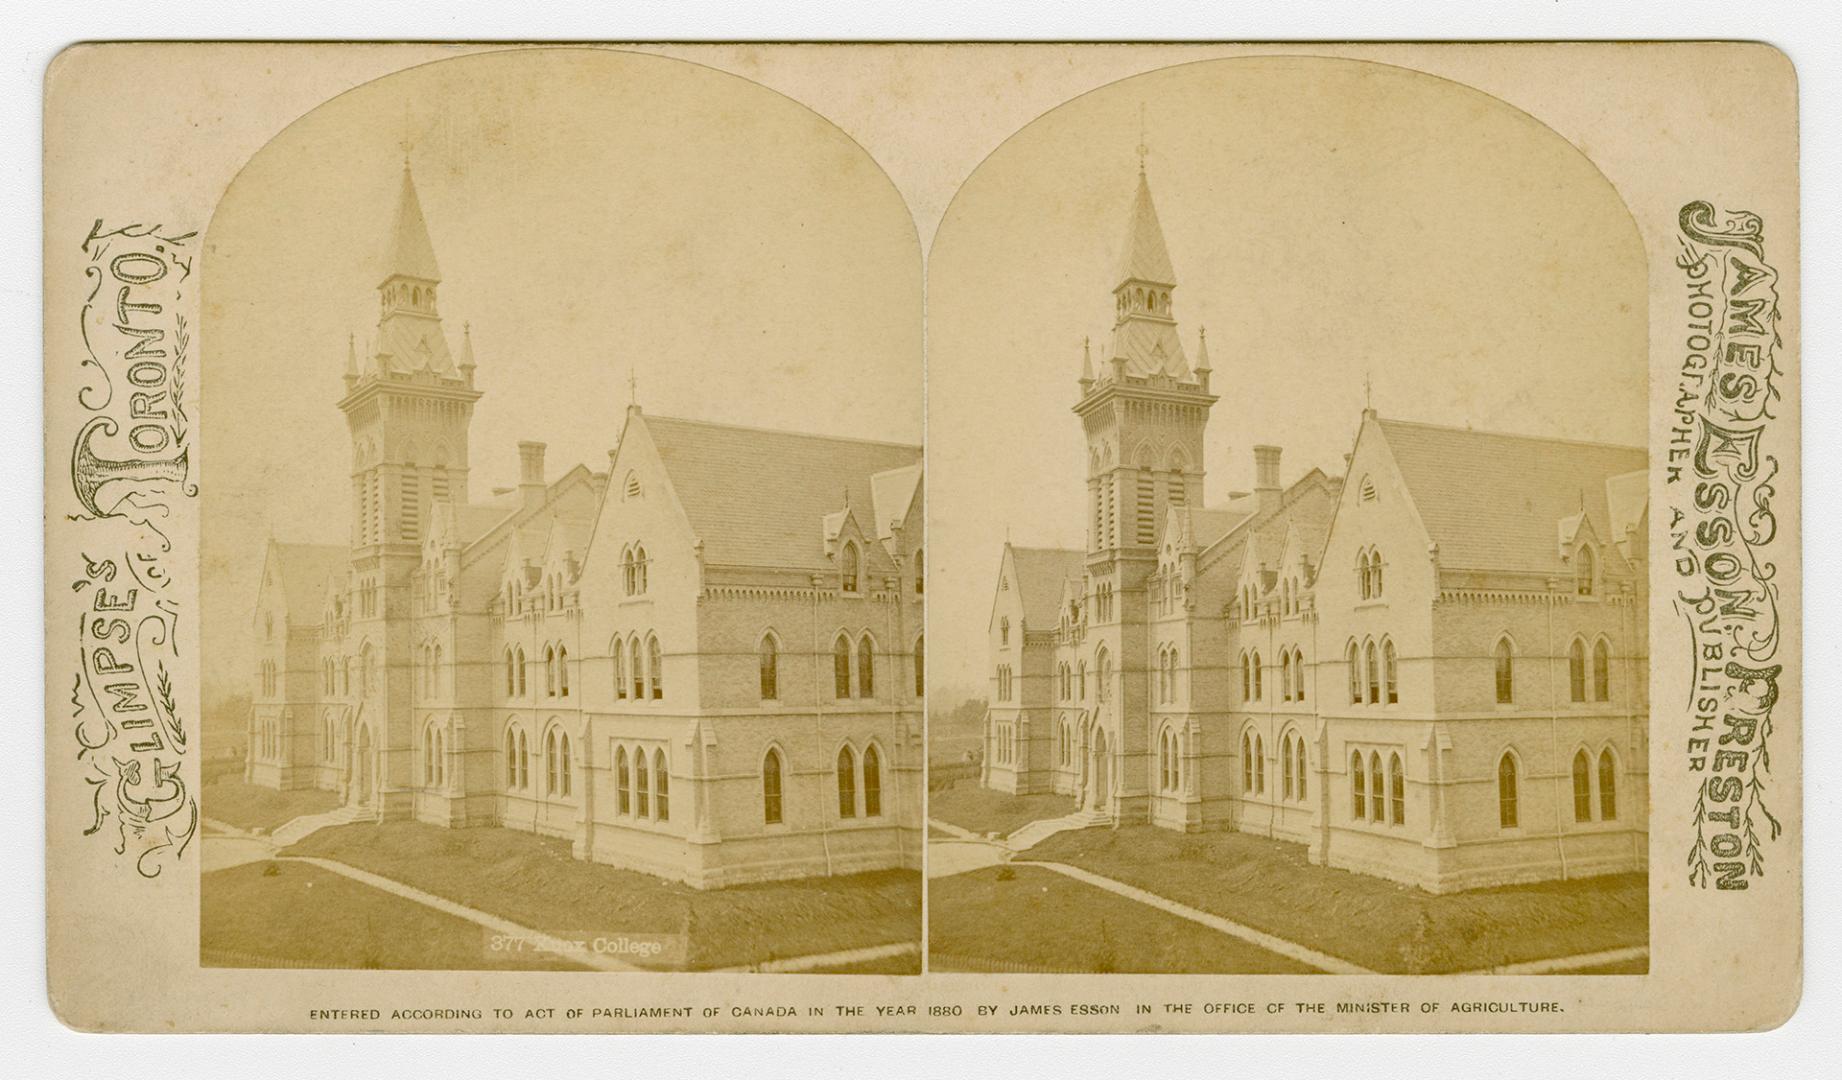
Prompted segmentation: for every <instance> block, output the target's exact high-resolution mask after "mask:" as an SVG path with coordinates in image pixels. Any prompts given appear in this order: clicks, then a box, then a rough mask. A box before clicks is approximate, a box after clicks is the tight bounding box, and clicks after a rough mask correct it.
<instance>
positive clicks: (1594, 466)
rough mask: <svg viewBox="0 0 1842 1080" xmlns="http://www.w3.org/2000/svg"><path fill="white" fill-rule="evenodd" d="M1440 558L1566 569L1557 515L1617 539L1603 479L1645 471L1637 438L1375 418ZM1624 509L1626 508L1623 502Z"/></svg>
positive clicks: (1460, 564)
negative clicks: (1576, 518) (1585, 437)
mask: <svg viewBox="0 0 1842 1080" xmlns="http://www.w3.org/2000/svg"><path fill="white" fill-rule="evenodd" d="M1376 425H1377V427H1378V428H1379V429H1380V430H1381V433H1382V435H1383V437H1384V438H1386V439H1387V444H1388V449H1389V451H1390V452H1391V453H1392V454H1393V456H1394V460H1395V463H1396V465H1397V466H1398V467H1399V469H1400V472H1401V478H1402V480H1403V481H1404V482H1405V483H1406V485H1407V490H1408V493H1409V495H1410V496H1411V497H1412V499H1413V503H1414V506H1415V508H1417V509H1418V510H1419V512H1420V518H1421V520H1422V521H1423V522H1425V524H1426V530H1427V532H1428V534H1429V535H1430V536H1431V538H1432V540H1433V542H1434V543H1436V544H1438V545H1439V564H1440V565H1441V566H1444V567H1449V568H1454V569H1464V570H1513V571H1529V572H1546V573H1553V574H1563V573H1566V572H1568V567H1567V565H1566V564H1564V563H1563V562H1562V561H1561V552H1560V547H1559V545H1558V544H1557V543H1556V535H1557V529H1558V528H1559V525H1560V522H1561V521H1562V519H1564V518H1567V517H1569V516H1572V515H1576V514H1580V513H1582V512H1583V513H1584V514H1585V516H1586V520H1588V521H1590V522H1591V523H1592V529H1593V532H1594V534H1595V535H1597V536H1599V537H1603V538H1612V539H1619V538H1620V537H1619V536H1618V534H1617V533H1616V532H1615V531H1614V529H1613V526H1612V518H1611V511H1610V508H1609V505H1608V500H1607V483H1608V481H1611V480H1613V479H1614V478H1617V477H1621V476H1624V475H1626V474H1629V473H1632V472H1637V471H1640V470H1644V469H1646V468H1648V466H1649V460H1650V458H1649V454H1648V453H1647V452H1646V451H1645V450H1644V448H1643V447H1641V446H1616V445H1612V444H1608V443H1590V442H1575V441H1572V440H1567V439H1544V438H1537V437H1535V436H1531V435H1505V434H1500V433H1497V432H1488V431H1468V430H1466V429H1464V428H1450V427H1436V426H1434V425H1431V424H1416V423H1409V422H1407V421H1404V420H1377V421H1376ZM1621 512H1622V513H1624V514H1626V515H1629V514H1630V510H1629V508H1628V507H1623V508H1621Z"/></svg>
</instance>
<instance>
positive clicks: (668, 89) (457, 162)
mask: <svg viewBox="0 0 1842 1080" xmlns="http://www.w3.org/2000/svg"><path fill="white" fill-rule="evenodd" d="M406 129H407V130H408V131H409V132H410V133H411V136H412V138H413V142H414V146H413V149H412V150H411V153H410V161H411V164H412V167H413V170H414V175H415V179H416V185H417V188H418V191H419V195H420V199H421V203H422V209H423V212H424V215H425V217H426V219H427V222H428V227H429V233H430V236H431V238H432V241H433V243H434V247H435V254H436V258H437V259H438V261H439V262H440V266H441V271H442V278H443V280H442V288H441V312H442V315H443V318H444V323H445V328H446V330H447V333H448V336H449V341H450V344H451V346H452V348H453V349H454V351H455V353H456V355H457V357H458V353H459V350H460V344H461V328H462V325H463V323H471V324H472V328H473V344H474V351H475V354H476V358H477V360H478V363H479V369H478V372H477V376H476V380H477V381H476V386H477V388H478V389H480V390H482V391H483V392H484V394H485V396H484V398H483V399H482V400H481V401H480V402H479V404H478V406H477V408H476V411H475V413H474V420H473V426H472V466H473V477H472V495H473V498H474V499H476V500H479V499H484V498H486V497H487V496H488V494H489V492H490V490H491V489H492V488H493V487H495V486H501V485H510V484H515V483H516V482H517V450H516V446H515V444H516V443H517V441H518V440H520V439H538V440H541V441H544V442H547V443H548V444H549V451H548V455H547V459H548V460H547V464H548V472H549V474H550V476H551V478H552V479H554V478H556V477H557V476H560V475H561V474H562V473H563V472H564V471H566V470H567V469H568V468H569V467H570V466H572V465H574V464H576V463H584V464H587V465H588V466H589V467H590V468H600V469H605V468H606V467H607V451H608V450H609V449H610V448H611V447H612V446H613V445H614V441H615V438H616V436H617V435H618V433H619V425H620V421H621V417H622V414H623V410H624V409H625V407H626V404H627V401H628V395H629V385H628V376H629V373H631V374H632V375H633V376H635V377H636V378H637V381H638V398H639V402H640V404H641V406H642V407H643V408H645V409H646V410H647V411H648V412H652V413H655V414H659V415H668V416H684V417H692V418H698V419H706V420H714V421H723V422H730V423H742V424H753V425H759V426H764V427H774V428H785V429H792V430H799V431H810V432H821V433H826V434H835V435H849V436H859V437H866V438H876V439H891V440H901V441H910V442H916V443H918V442H920V441H921V434H922V411H921V384H922V369H921V255H920V250H919V246H918V242H917V239H916V233H915V227H914V223H913V219H912V217H911V216H910V214H909V211H908V209H907V207H906V206H905V205H904V204H903V202H902V199H901V197H900V195H899V194H898V193H897V192H896V191H895V189H894V188H893V187H892V186H891V184H890V182H889V180H888V179H887V177H886V176H884V174H883V173H882V171H881V170H880V169H879V168H878V166H877V164H876V163H875V162H874V161H872V160H871V159H870V158H869V157H868V156H867V155H866V154H865V153H864V152H863V151H862V150H861V149H860V148H859V147H858V146H857V145H856V144H855V143H853V142H852V141H850V140H849V139H848V138H847V137H845V136H844V135H843V134H842V133H841V132H839V131H838V130H837V129H836V128H834V127H833V126H832V125H831V124H829V123H828V122H826V121H825V120H823V119H821V118H819V117H818V116H816V115H815V114H813V113H812V112H810V111H808V110H807V109H805V108H804V107H802V106H800V105H797V104H795V103H793V102H791V101H789V100H788V99H786V98H784V97H781V96H780V95H778V94H775V93H773V92H771V91H769V90H766V89H764V88H762V87H760V86H759V85H756V84H754V83H751V82H749V81H747V80H744V79H740V78H737V77H734V76H730V75H725V74H722V73H719V72H716V71H713V70H711V69H708V68H703V67H700V66H697V65H694V64H690V63H685V62H682V61H676V60H668V59H662V58H656V57H648V56H642V55H639V54H633V53H614V52H605V51H601V52H568V51H544V52H522V53H518V52H508V53H495V54H488V55H483V56H473V57H465V58H459V59H455V60H450V61H442V62H438V63H435V64H430V65H426V66H424V67H420V68H415V69H411V70H409V71H406V72H402V73H398V74H395V75H391V76H389V77H386V78H384V79H380V80H378V81H376V82H373V83H370V84H367V85H365V86H362V87H359V88H358V89H355V90H353V91H351V92H349V93H347V94H344V95H342V96H340V97H337V98H335V99H333V100H332V101H330V102H328V103H326V104H325V105H323V106H321V107H320V108H318V109H316V110H314V111H313V112H311V113H309V114H308V115H306V116H305V117H303V118H301V119H300V120H299V121H297V122H296V123H294V124H293V125H292V126H290V127H289V128H287V129H286V130H285V131H284V132H283V133H282V134H281V135H279V136H278V137H277V138H276V139H275V140H274V141H273V142H271V143H270V144H269V145H268V146H267V147H265V148H264V149H263V150H262V151H261V152H260V153H258V154H257V155H256V156H255V157H254V158H252V159H251V161H250V162H249V164H248V165H247V166H246V167H245V168H244V170H243V171H242V173H240V174H239V176H238V178H237V180H236V181H235V182H234V183H233V184H232V185H231V187H230V189H229V191H228V192H227V193H226V195H225V197H224V199H223V200H222V202H221V203H220V204H219V206H218V208H217V211H216V213H215V215H214V216H213V218H212V220H211V224H210V227H209V229H208V231H207V232H206V235H205V243H206V256H205V263H204V269H203V299H204V305H205V313H204V328H203V333H201V335H200V347H201V349H202V351H203V352H204V357H203V363H202V366H201V370H202V371H203V372H204V376H203V378H204V382H203V386H202V387H201V390H200V393H201V405H202V413H203V415H204V417H205V418H206V419H207V422H206V423H205V424H203V425H202V432H201V435H202V439H203V442H202V454H201V459H200V461H201V479H202V481H203V482H202V484H201V491H202V499H203V502H204V507H203V510H204V514H205V518H204V523H205V524H204V541H203V548H204V551H203V559H204V575H203V579H204V588H205V597H204V615H205V618H204V636H205V648H204V656H205V678H206V682H207V690H206V697H207V700H209V699H210V698H211V696H212V695H213V694H215V693H218V692H222V691H223V690H225V689H229V690H233V691H234V690H239V689H246V688H247V684H248V672H249V671H250V670H251V665H252V663H253V661H252V659H251V655H252V654H251V652H250V648H249V642H248V633H249V627H250V622H249V619H250V613H251V612H252V610H253V605H254V602H255V595H256V581H257V578H258V576H259V574H260V568H261V567H260V560H261V556H262V552H263V545H264V543H265V539H266V537H267V536H268V535H269V533H270V531H271V530H272V531H273V533H274V534H275V535H276V536H277V537H279V538H280V539H283V540H291V541H316V542H328V543H344V542H346V540H347V526H348V521H347V519H348V517H349V497H350V496H349V491H350V488H349V468H350V450H349V441H348V438H347V433H346V427H345V418H344V417H343V415H342V414H341V413H340V412H339V411H338V409H337V408H336V402H337V401H338V400H339V398H340V397H341V396H342V394H343V392H344V387H343V384H342V382H341V379H340V376H341V373H342V371H343V370H344V366H345V358H346V342H347V335H348V334H356V335H357V342H358V347H359V351H360V354H361V356H362V355H363V353H364V351H365V346H366V341H367V336H368V335H370V334H372V333H373V332H374V329H375V326H376V320H377V296H376V293H375V291H374V288H375V286H376V284H377V283H378V281H379V280H380V278H381V277H382V275H383V266H382V262H383V255H384V246H385V240H386V237H387V232H388V228H389V225H390V221H391V216H392V213H393V211H394V209H395V201H396V191H397V187H398V184H399V178H400V171H401V168H402V160H403V151H402V150H401V149H400V147H399V144H400V143H401V142H402V141H403V140H404V136H405V131H406ZM814 527H815V528H816V527H817V523H815V524H814ZM226 678H228V680H229V682H228V684H225V683H224V682H223V680H225V679H226Z"/></svg>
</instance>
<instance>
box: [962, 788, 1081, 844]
mask: <svg viewBox="0 0 1842 1080" xmlns="http://www.w3.org/2000/svg"><path fill="white" fill-rule="evenodd" d="M1074 811H1075V801H1074V798H1073V797H1072V796H1069V795H1006V794H1004V793H1003V792H1001V791H992V790H991V789H989V788H982V787H980V786H979V785H978V781H976V780H961V781H959V782H958V783H955V784H953V785H952V786H951V787H947V788H944V789H942V790H940V791H930V792H928V795H927V816H928V817H930V818H937V819H939V820H941V821H945V822H947V823H949V824H952V825H958V826H959V827H960V828H962V829H970V830H971V831H973V832H975V833H996V834H997V835H999V836H1009V835H1010V834H1011V833H1013V832H1016V831H1017V830H1018V829H1021V828H1023V827H1024V826H1025V825H1028V824H1029V823H1030V822H1032V821H1041V820H1042V819H1044V818H1058V817H1067V816H1068V815H1069V814H1072V813H1074Z"/></svg>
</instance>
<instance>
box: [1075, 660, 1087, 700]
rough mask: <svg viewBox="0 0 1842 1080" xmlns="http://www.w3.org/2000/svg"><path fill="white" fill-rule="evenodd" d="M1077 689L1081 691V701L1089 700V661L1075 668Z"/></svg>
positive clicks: (1080, 663)
mask: <svg viewBox="0 0 1842 1080" xmlns="http://www.w3.org/2000/svg"><path fill="white" fill-rule="evenodd" d="M1075 689H1077V690H1079V691H1080V694H1079V695H1078V698H1079V700H1081V701H1086V700H1087V661H1085V660H1081V661H1078V662H1077V663H1076V666H1075Z"/></svg>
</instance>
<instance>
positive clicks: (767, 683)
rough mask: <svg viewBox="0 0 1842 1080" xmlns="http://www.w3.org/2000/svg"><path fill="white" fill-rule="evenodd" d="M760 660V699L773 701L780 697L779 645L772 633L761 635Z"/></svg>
mask: <svg viewBox="0 0 1842 1080" xmlns="http://www.w3.org/2000/svg"><path fill="white" fill-rule="evenodd" d="M760 661H761V665H760V666H761V700H762V701H775V700H777V699H779V697H780V645H779V644H778V643H777V642H775V640H774V635H773V634H763V635H761V648H760Z"/></svg>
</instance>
